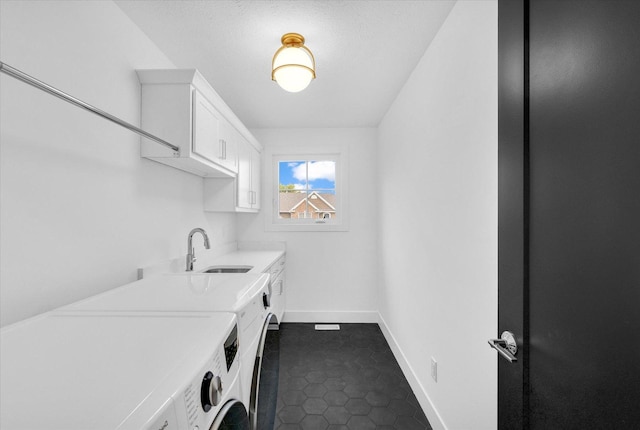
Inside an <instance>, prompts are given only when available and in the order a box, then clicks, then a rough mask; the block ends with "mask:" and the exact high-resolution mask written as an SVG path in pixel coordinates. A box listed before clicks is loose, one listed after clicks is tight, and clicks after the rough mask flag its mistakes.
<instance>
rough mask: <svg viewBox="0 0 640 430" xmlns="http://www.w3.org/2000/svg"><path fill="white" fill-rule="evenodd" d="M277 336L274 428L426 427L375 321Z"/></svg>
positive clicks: (303, 327) (302, 328)
mask: <svg viewBox="0 0 640 430" xmlns="http://www.w3.org/2000/svg"><path fill="white" fill-rule="evenodd" d="M279 334H280V374H279V389H278V398H277V404H276V416H275V423H274V430H360V429H371V430H385V429H386V430H391V429H396V430H409V429H429V430H430V429H431V425H429V421H428V420H427V417H426V416H425V415H424V413H423V411H422V409H421V408H420V406H419V404H418V401H417V399H416V398H415V396H414V394H413V391H411V388H410V387H409V383H408V382H407V380H406V378H405V377H404V375H403V374H402V371H401V370H400V366H399V365H398V363H397V362H396V360H395V357H394V356H393V353H392V352H391V349H390V348H389V345H388V344H387V342H386V340H385V338H384V336H383V335H382V332H381V331H380V328H379V327H378V325H377V324H340V330H339V331H316V330H315V328H314V324H292V323H284V324H281V325H280V332H279Z"/></svg>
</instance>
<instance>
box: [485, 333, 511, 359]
mask: <svg viewBox="0 0 640 430" xmlns="http://www.w3.org/2000/svg"><path fill="white" fill-rule="evenodd" d="M489 345H490V346H491V348H493V349H495V350H496V351H498V352H499V353H500V355H501V356H503V357H504V358H505V359H507V360H509V362H510V363H513V362H515V361H518V359H517V358H516V354H517V353H518V344H517V343H516V338H515V336H514V335H513V333H511V332H510V331H503V332H502V334H501V335H500V339H489Z"/></svg>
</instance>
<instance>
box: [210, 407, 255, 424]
mask: <svg viewBox="0 0 640 430" xmlns="http://www.w3.org/2000/svg"><path fill="white" fill-rule="evenodd" d="M209 430H249V416H248V415H247V410H246V409H245V407H244V405H243V404H242V402H241V401H240V400H229V401H228V402H227V403H225V405H224V406H223V407H222V409H220V412H218V415H217V416H216V419H215V420H213V424H211V427H209Z"/></svg>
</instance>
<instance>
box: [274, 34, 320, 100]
mask: <svg viewBox="0 0 640 430" xmlns="http://www.w3.org/2000/svg"><path fill="white" fill-rule="evenodd" d="M271 70H272V71H271V79H273V80H274V81H276V82H277V83H278V85H280V87H281V88H282V89H284V90H285V91H289V92H291V93H297V92H298V91H302V90H304V89H305V88H307V86H308V85H309V83H310V82H311V81H312V80H313V79H315V77H316V74H315V60H314V58H313V54H312V53H311V51H309V49H308V48H307V47H306V46H304V38H303V37H302V36H300V35H299V34H296V33H287V34H285V35H284V36H282V47H280V49H278V51H276V53H275V55H274V56H273V62H272V68H271Z"/></svg>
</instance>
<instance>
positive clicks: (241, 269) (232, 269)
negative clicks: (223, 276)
mask: <svg viewBox="0 0 640 430" xmlns="http://www.w3.org/2000/svg"><path fill="white" fill-rule="evenodd" d="M251 269H253V266H211V267H207V268H206V269H204V270H202V271H201V273H247V272H248V271H249V270H251Z"/></svg>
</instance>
